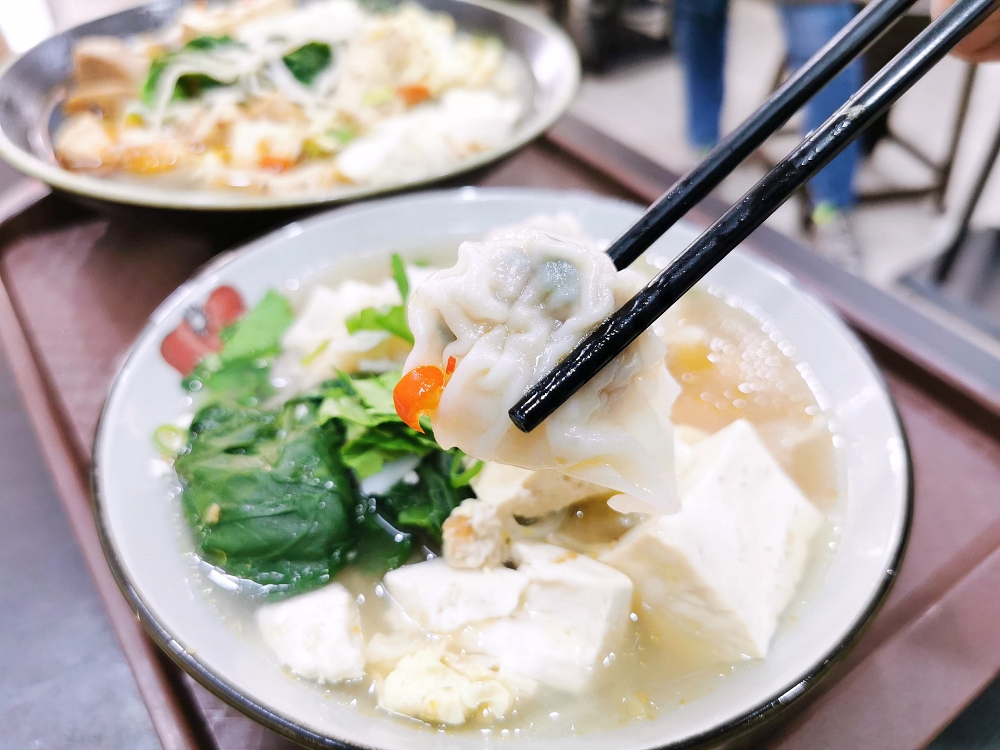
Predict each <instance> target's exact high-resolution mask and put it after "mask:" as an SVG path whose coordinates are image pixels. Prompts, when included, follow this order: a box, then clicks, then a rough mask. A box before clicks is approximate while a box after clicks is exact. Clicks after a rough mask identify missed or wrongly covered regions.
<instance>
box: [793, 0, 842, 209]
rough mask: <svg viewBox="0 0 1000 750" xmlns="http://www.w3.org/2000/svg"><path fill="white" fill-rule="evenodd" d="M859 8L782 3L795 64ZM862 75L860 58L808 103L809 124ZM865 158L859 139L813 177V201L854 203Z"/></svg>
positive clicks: (838, 205)
mask: <svg viewBox="0 0 1000 750" xmlns="http://www.w3.org/2000/svg"><path fill="white" fill-rule="evenodd" d="M855 12H856V11H855V8H854V6H853V5H851V4H850V3H848V2H828V3H815V4H807V5H795V4H782V6H781V15H782V20H783V21H784V26H785V38H786V44H787V45H788V57H789V61H790V63H791V64H792V66H793V67H795V68H798V67H800V66H801V65H803V64H804V63H805V62H806V61H807V60H808V59H809V58H810V57H812V56H813V55H814V54H815V53H816V52H818V51H819V49H820V48H821V47H822V46H823V45H824V44H826V43H827V42H828V41H830V39H832V38H833V37H834V35H835V34H836V33H837V32H838V31H840V30H841V29H842V28H843V27H844V26H846V25H847V24H848V22H850V20H851V19H852V18H853V17H854V14H855ZM861 78H862V68H861V62H860V61H859V60H856V61H854V62H853V63H851V64H850V65H849V66H848V67H847V68H846V69H845V70H844V71H843V72H842V73H841V74H840V75H838V76H837V77H836V78H834V79H833V80H832V81H830V83H828V84H827V85H826V87H824V88H823V90H822V91H820V92H819V93H818V94H817V95H816V96H814V97H813V98H812V100H811V101H810V102H809V104H808V105H807V106H806V127H807V128H808V129H809V130H813V129H815V128H817V127H819V126H820V125H821V124H822V123H823V122H824V121H825V120H826V119H827V118H828V117H829V116H830V115H832V114H833V113H834V112H835V111H836V110H837V109H838V108H839V107H840V105H842V104H843V103H844V102H845V101H847V99H849V98H850V96H851V95H852V94H853V93H854V92H855V91H857V90H858V89H859V88H860V87H861ZM860 158H861V147H860V146H859V145H858V143H857V142H854V143H852V144H850V145H849V146H848V147H847V148H846V149H844V150H843V151H841V152H840V154H839V155H838V156H837V157H836V158H835V159H834V160H833V161H831V162H830V163H829V164H828V165H827V166H826V167H825V168H824V169H823V170H822V171H820V173H819V174H817V175H816V176H815V177H814V178H813V179H812V181H811V182H810V183H809V193H810V197H811V199H812V202H813V205H814V206H816V207H818V208H819V209H820V211H823V210H837V211H845V210H849V209H850V208H851V207H852V206H853V205H854V202H855V197H854V189H853V183H854V173H855V172H856V171H857V166H858V161H859V160H860Z"/></svg>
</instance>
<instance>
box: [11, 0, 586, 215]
mask: <svg viewBox="0 0 1000 750" xmlns="http://www.w3.org/2000/svg"><path fill="white" fill-rule="evenodd" d="M579 77H580V70H579V60H578V58H577V54H576V51H575V48H574V47H573V45H572V43H571V42H570V41H569V40H568V38H567V37H566V35H565V34H564V33H563V32H562V31H561V30H560V29H559V28H558V27H557V26H555V25H554V24H553V23H551V22H550V21H548V20H547V19H546V18H545V17H544V16H543V15H542V14H541V13H539V12H537V11H535V10H533V9H531V8H528V7H525V6H518V5H515V4H512V3H505V2H498V1H496V0H421V1H420V2H419V3H418V2H416V0H402V1H401V2H372V1H371V0H227V1H226V2H213V3H206V2H199V1H198V0H158V1H157V2H152V3H149V4H147V5H143V6H140V7H137V8H133V9H131V10H126V11H123V12H121V13H117V14H114V15H110V16H107V17H105V18H101V19H99V20H96V21H92V22H90V23H87V24H83V25H81V26H78V27H75V28H73V29H70V30H69V31H66V32H64V33H61V34H59V35H57V36H55V37H53V38H51V39H48V40H46V41H44V42H42V43H41V44H39V45H37V46H36V47H34V48H33V49H31V50H29V51H28V52H26V53H25V54H24V55H22V56H21V57H20V58H17V59H15V60H13V61H12V62H10V63H9V64H8V65H6V66H5V68H4V70H3V72H2V73H0V157H3V158H4V159H5V160H7V161H8V162H10V163H11V164H12V165H13V166H14V167H16V168H18V169H20V170H21V171H23V172H25V173H27V174H29V175H32V176H34V177H38V178H40V179H42V180H44V181H45V182H48V183H49V184H51V185H53V186H54V187H57V188H60V189H63V190H67V191H70V192H73V193H78V194H81V195H85V196H88V197H92V198H98V199H101V200H107V201H114V202H120V203H127V204H137V205H147V206H158V207H167V208H183V209H195V210H199V209H200V210H251V209H259V208H281V207H293V206H305V205H312V204H319V203H329V202H336V201H346V200H352V199H357V198H359V197H363V196H368V195H374V194H378V193H384V192H388V191H392V190H398V189H401V188H406V187H412V186H414V185H419V184H423V183H428V182H432V181H435V180H440V179H443V178H446V177H449V176H453V175H456V174H459V173H462V172H465V171H468V170H470V169H475V168H476V167H481V166H483V165H484V164H487V163H489V162H491V161H494V160H496V159H498V158H500V157H501V156H503V155H505V154H508V153H510V152H511V151H513V150H515V149H517V148H519V147H520V146H523V145H524V144H525V143H527V142H528V141H529V140H531V139H532V138H534V137H536V136H537V135H538V134H539V133H541V132H542V131H544V130H545V129H546V128H547V127H549V126H550V125H551V124H552V123H553V122H554V121H555V120H556V118H558V117H559V115H561V114H562V113H563V112H564V111H565V109H566V108H567V107H568V106H569V103H570V101H571V100H572V97H573V95H574V94H575V92H576V89H577V86H578V83H579Z"/></svg>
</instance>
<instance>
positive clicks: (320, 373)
mask: <svg viewBox="0 0 1000 750" xmlns="http://www.w3.org/2000/svg"><path fill="white" fill-rule="evenodd" d="M407 271H408V275H409V269H407ZM411 278H412V277H411ZM401 301H402V300H401V299H400V296H399V289H398V288H397V287H396V284H395V283H394V282H393V281H392V279H386V280H385V281H383V282H380V283H378V284H367V283H365V282H363V281H355V280H353V279H348V280H346V281H344V282H342V283H341V284H339V285H337V287H336V288H334V289H331V288H329V287H326V286H322V285H318V286H316V287H314V288H313V291H312V292H311V293H310V295H309V297H308V299H307V300H306V303H305V305H304V306H303V308H302V311H301V312H300V313H299V315H298V316H297V317H296V319H295V323H294V324H293V325H292V326H291V328H289V329H288V331H287V332H286V333H285V335H284V337H283V338H282V346H283V348H284V350H285V354H284V355H283V356H282V357H281V358H280V359H279V361H278V363H277V365H276V368H275V371H276V373H277V374H279V375H281V374H288V375H289V376H291V377H292V378H294V379H295V380H296V381H297V382H298V381H302V382H304V383H305V384H306V385H310V384H314V383H320V382H322V381H324V380H326V379H328V378H330V377H333V376H334V374H335V372H334V371H335V370H342V371H344V372H350V373H353V372H357V371H358V370H362V369H363V370H367V371H385V370H390V369H393V368H395V367H399V366H400V365H401V364H402V362H403V360H405V359H406V355H407V353H408V352H409V349H410V347H409V344H408V343H407V342H405V341H403V340H402V339H401V338H399V337H396V336H393V335H391V334H389V333H387V332H386V331H357V332H356V333H354V334H351V333H349V332H348V330H347V323H346V321H347V319H348V318H350V317H351V316H353V315H356V314H357V313H359V312H360V311H361V310H364V309H365V308H367V307H374V308H382V307H386V306H390V305H398V304H400V303H401Z"/></svg>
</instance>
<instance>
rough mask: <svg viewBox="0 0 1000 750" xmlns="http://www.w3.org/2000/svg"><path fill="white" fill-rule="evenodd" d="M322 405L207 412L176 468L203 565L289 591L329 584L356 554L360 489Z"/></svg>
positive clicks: (215, 407) (296, 403) (292, 404)
mask: <svg viewBox="0 0 1000 750" xmlns="http://www.w3.org/2000/svg"><path fill="white" fill-rule="evenodd" d="M317 408H318V403H317V400H316V399H313V400H311V401H310V400H296V401H293V402H289V403H288V404H287V405H286V406H285V408H284V409H283V410H282V411H281V412H277V413H275V412H264V411H259V410H256V409H253V408H249V407H240V406H236V405H225V404H220V403H215V404H211V405H209V406H207V407H205V408H204V409H202V410H201V411H200V412H199V413H198V414H197V416H196V417H195V420H194V422H193V423H192V425H191V431H190V435H191V437H190V439H189V442H188V448H187V451H186V452H185V453H183V454H182V455H180V456H178V457H177V460H176V461H175V468H176V470H177V476H178V477H179V478H180V481H181V486H182V487H183V489H184V510H185V513H186V515H187V517H188V521H189V522H190V524H191V528H192V529H193V530H194V533H195V538H196V541H197V543H198V547H199V549H200V550H201V553H202V555H203V557H204V558H205V559H206V560H208V561H209V562H211V563H213V564H215V565H217V566H219V567H221V568H222V569H223V570H225V571H226V572H228V573H231V574H233V575H236V576H240V577H242V578H248V579H250V580H252V581H256V582H257V583H261V584H275V585H279V586H281V587H283V588H287V589H289V590H292V591H298V590H305V589H308V588H313V587H315V586H318V585H321V584H322V583H325V582H326V581H328V580H329V578H330V576H331V575H332V574H333V573H335V572H336V571H337V570H338V569H339V568H340V567H341V566H342V565H343V563H344V562H345V559H346V554H347V552H348V551H349V549H350V548H351V546H352V541H353V540H352V530H351V519H350V510H351V507H352V506H353V505H354V500H355V491H354V487H353V483H352V480H351V477H350V475H349V473H348V471H347V468H346V467H345V466H344V464H343V462H342V461H341V460H340V455H339V452H338V451H337V445H338V443H339V442H340V439H341V435H340V430H339V428H338V426H337V425H336V423H332V422H328V423H327V424H325V425H320V424H319V423H318V419H317Z"/></svg>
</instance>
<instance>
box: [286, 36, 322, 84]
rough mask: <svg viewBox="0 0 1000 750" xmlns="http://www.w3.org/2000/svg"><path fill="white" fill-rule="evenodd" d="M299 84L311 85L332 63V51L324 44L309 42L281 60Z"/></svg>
mask: <svg viewBox="0 0 1000 750" xmlns="http://www.w3.org/2000/svg"><path fill="white" fill-rule="evenodd" d="M282 59H283V60H284V61H285V67H287V68H288V70H290V71H291V73H292V75H293V76H295V77H296V78H297V79H298V80H299V81H300V82H301V83H304V84H306V85H307V86H308V85H309V84H311V83H312V82H313V81H314V80H315V79H316V76H318V75H319V74H320V73H322V72H323V71H324V70H326V68H328V67H329V65H330V63H331V62H332V61H333V50H332V49H331V48H330V45H329V44H326V43H324V42H309V43H308V44H304V45H303V46H301V47H299V48H298V49H297V50H294V51H292V52H289V53H288V54H287V55H285V56H284V57H283V58H282Z"/></svg>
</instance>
